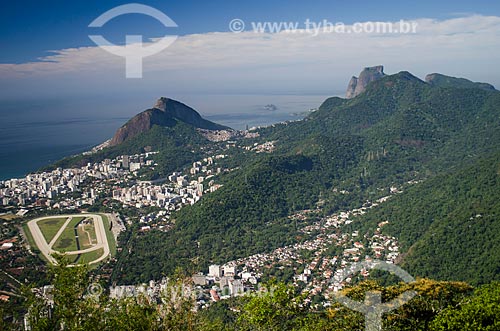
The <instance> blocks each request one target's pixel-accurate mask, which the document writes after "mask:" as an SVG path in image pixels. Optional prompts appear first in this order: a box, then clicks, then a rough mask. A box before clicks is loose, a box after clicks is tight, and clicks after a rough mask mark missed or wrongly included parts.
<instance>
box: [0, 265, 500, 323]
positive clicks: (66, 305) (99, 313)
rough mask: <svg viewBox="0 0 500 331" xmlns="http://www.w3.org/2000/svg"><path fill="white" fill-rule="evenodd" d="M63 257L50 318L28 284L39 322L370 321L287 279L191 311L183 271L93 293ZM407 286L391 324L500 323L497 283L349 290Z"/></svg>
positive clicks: (355, 293) (358, 296)
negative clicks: (160, 281)
mask: <svg viewBox="0 0 500 331" xmlns="http://www.w3.org/2000/svg"><path fill="white" fill-rule="evenodd" d="M60 262H61V264H60V265H59V266H56V267H51V272H50V274H51V277H52V283H53V284H54V290H53V292H52V293H53V298H54V308H53V310H52V312H51V317H50V318H48V317H47V315H46V314H45V313H44V312H46V310H45V309H46V306H45V304H44V302H43V301H42V300H40V299H37V298H36V296H35V295H33V293H32V292H31V291H30V290H29V289H26V293H27V296H28V301H27V302H26V308H29V311H30V315H29V316H28V321H29V323H30V325H31V327H32V329H33V330H61V329H70V330H82V331H83V330H186V331H188V330H189V331H195V330H199V331H209V330H217V331H220V330H239V331H247V330H248V331H250V330H262V331H273V330H276V331H281V330H296V331H299V330H300V331H309V330H310V331H312V330H332V331H334V330H339V331H340V330H342V331H350V330H353V331H354V330H362V329H364V326H365V319H364V316H362V315H361V314H360V313H356V312H353V311H352V310H349V309H347V308H345V307H343V306H342V305H341V304H340V303H334V304H333V305H332V306H331V307H329V308H327V309H320V310H317V309H312V308H311V307H310V306H309V305H308V304H307V303H306V302H305V301H304V298H305V296H304V295H302V294H300V293H298V292H297V289H296V288H294V287H293V286H288V285H285V284H282V283H270V284H268V285H267V288H268V291H267V292H262V293H260V294H258V295H254V296H243V297H239V298H234V299H232V300H229V301H228V300H226V301H221V302H218V303H215V304H213V305H212V306H211V307H210V308H209V309H208V310H203V311H200V312H194V311H193V302H194V301H193V297H192V296H190V295H189V294H188V295H186V293H184V295H183V294H182V293H181V292H178V291H179V290H180V289H181V287H180V286H181V285H182V284H186V282H185V280H183V279H182V278H174V281H173V282H171V283H169V284H171V285H170V286H169V287H168V289H167V290H166V291H165V292H164V293H163V300H162V304H161V305H160V304H158V303H156V302H152V301H149V300H146V298H145V297H141V296H139V297H137V298H128V299H122V300H114V299H109V298H108V297H106V295H105V294H104V293H101V292H100V291H99V289H100V287H99V285H97V284H93V285H92V287H91V288H92V289H93V290H92V293H89V290H88V289H89V288H90V287H89V285H90V283H89V281H88V274H87V270H86V267H85V266H77V267H74V268H66V267H65V265H64V262H63V260H60ZM177 276H179V275H177ZM409 290H412V291H416V292H417V296H416V297H415V298H413V299H412V300H411V301H410V302H409V303H407V304H406V305H404V306H402V307H400V308H398V309H397V310H394V311H392V312H389V313H387V314H384V316H383V326H384V328H385V329H387V330H395V331H396V330H407V331H410V330H411V331H419V330H422V331H424V330H425V331H428V330H430V331H438V330H439V331H447V330H450V331H452V330H453V331H454V330H476V331H483V330H488V331H489V330H491V331H493V330H498V327H499V326H500V284H498V283H492V284H489V285H485V286H483V287H480V288H477V289H473V288H472V287H470V286H469V285H467V284H466V283H460V282H436V281H432V280H426V279H421V280H418V281H416V282H414V283H411V284H405V283H402V284H398V285H394V286H390V287H382V286H380V285H379V284H378V283H376V282H374V281H370V282H364V283H361V284H359V285H357V286H354V287H351V288H346V289H345V290H344V291H343V293H344V295H346V296H348V297H349V298H351V299H353V300H356V301H362V300H363V298H364V296H365V293H366V292H367V291H379V292H380V293H381V296H382V298H383V302H387V301H390V300H392V299H394V298H396V297H397V296H399V295H400V294H401V293H403V292H405V291H409ZM176 291H177V292H176ZM89 294H93V295H89ZM174 298H175V299H174ZM0 313H1V312H0ZM0 321H2V319H1V318H0ZM2 327H8V325H2Z"/></svg>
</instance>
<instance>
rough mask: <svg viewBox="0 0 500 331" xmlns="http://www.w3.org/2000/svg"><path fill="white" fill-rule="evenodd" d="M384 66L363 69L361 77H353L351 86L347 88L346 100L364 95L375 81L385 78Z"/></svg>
mask: <svg viewBox="0 0 500 331" xmlns="http://www.w3.org/2000/svg"><path fill="white" fill-rule="evenodd" d="M384 76H385V73H384V66H375V67H368V68H365V69H363V71H361V73H360V74H359V77H352V78H351V80H350V82H349V85H348V86H347V92H346V98H347V99H352V98H354V97H356V96H358V95H360V94H361V93H363V92H364V91H365V89H366V87H367V86H368V84H370V83H371V82H373V81H376V80H379V79H380V78H382V77H384Z"/></svg>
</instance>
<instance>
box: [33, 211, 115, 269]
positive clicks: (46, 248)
mask: <svg viewBox="0 0 500 331" xmlns="http://www.w3.org/2000/svg"><path fill="white" fill-rule="evenodd" d="M65 216H66V217H68V219H67V220H66V222H64V225H63V226H61V228H60V229H59V231H58V232H57V234H56V235H55V237H54V238H53V239H52V240H51V242H50V243H49V244H48V243H47V241H46V240H45V238H44V236H43V233H42V231H41V230H40V227H39V226H38V222H39V221H41V220H43V219H50V218H61V215H57V216H47V217H41V218H37V219H34V220H31V221H29V222H28V229H29V230H30V232H31V235H32V236H33V239H34V240H35V243H36V245H37V246H38V249H39V250H40V251H41V252H42V254H43V256H45V258H47V260H48V261H49V262H51V263H52V264H56V260H55V259H54V258H53V257H52V256H51V254H54V253H57V251H54V250H53V249H52V246H53V245H54V244H55V243H56V241H57V239H58V238H59V236H60V235H61V234H62V232H63V231H64V229H65V228H66V227H67V226H68V224H69V222H70V221H71V219H72V218H73V217H82V216H85V217H92V219H93V220H94V228H95V233H96V238H97V244H96V245H94V246H92V247H90V248H87V249H83V250H78V251H71V252H65V254H67V255H77V254H84V253H88V252H92V251H94V250H98V249H101V248H103V249H104V253H103V254H102V255H101V256H100V257H99V258H98V259H97V260H94V261H92V262H90V263H89V264H95V263H99V262H100V261H102V260H104V259H105V258H106V257H108V255H109V252H110V250H109V243H108V238H107V237H106V229H105V228H104V222H103V220H102V217H101V216H100V215H96V214H75V215H65Z"/></svg>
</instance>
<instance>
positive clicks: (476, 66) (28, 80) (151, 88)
mask: <svg viewBox="0 0 500 331" xmlns="http://www.w3.org/2000/svg"><path fill="white" fill-rule="evenodd" d="M128 3H129V2H127V1H114V0H113V1H97V0H88V1H80V0H74V1H67V0H64V1H63V0H60V1H22V0H20V1H16V2H13V1H9V2H7V1H3V2H2V4H1V5H0V9H1V10H0V45H1V50H2V51H1V52H0V100H9V101H11V100H13V99H16V98H41V97H45V98H54V97H57V98H85V97H92V96H113V97H114V98H119V97H120V96H123V97H134V96H137V97H145V96H147V97H148V98H149V97H150V96H151V97H152V96H160V95H163V96H176V95H183V94H197V95H201V94H322V95H323V94H325V95H341V94H342V93H343V92H344V91H345V87H346V86H347V82H348V81H349V79H350V77H351V76H352V75H357V74H358V73H359V72H360V71H361V69H362V68H363V67H366V66H372V65H378V64H382V65H385V71H386V73H389V74H390V73H396V72H399V71H402V70H407V71H410V72H412V73H414V74H415V75H417V76H418V77H420V78H423V77H424V76H425V75H426V74H428V73H433V72H441V73H444V74H449V75H453V76H461V77H466V78H470V79H472V80H476V81H485V82H489V83H492V84H494V85H496V86H500V76H499V73H500V72H499V70H500V69H498V68H500V66H499V65H498V64H499V63H498V62H499V61H498V59H499V57H498V53H499V51H500V2H498V1H490V0H475V1H470V0H443V1H435V0H434V1H428V0H420V1H405V0H399V1H393V0H378V1H373V0H358V1H355V2H349V1H345V0H342V1H339V0H327V1H323V0H318V1H314V2H306V1H295V0H288V1H270V0H267V1H262V0H254V1H222V0H212V1H189V0H187V1H142V2H140V3H141V4H144V5H148V6H151V7H154V8H156V9H158V10H159V11H161V12H162V13H164V14H166V15H167V16H168V17H169V18H171V19H172V20H173V21H174V22H175V23H176V24H177V27H165V26H164V25H162V24H161V23H160V22H159V21H158V20H156V19H154V18H151V17H149V16H146V15H142V14H127V15H122V16H119V17H116V18H114V19H112V20H110V21H109V22H107V23H106V24H105V25H104V26H102V27H100V28H95V27H89V24H90V23H91V22H92V21H93V20H94V19H96V18H97V17H99V16H100V15H101V14H103V13H104V12H106V11H107V10H110V9H112V8H114V7H116V6H119V5H124V4H128ZM234 19H241V20H242V21H243V22H244V23H245V27H246V29H245V30H244V31H243V32H241V33H233V32H232V31H231V30H230V28H229V23H230V22H231V21H232V20H234ZM306 20H309V21H310V22H314V23H315V24H316V23H320V22H325V21H328V22H331V23H334V24H337V23H340V22H342V23H344V24H345V25H346V26H347V27H348V28H350V27H352V25H353V24H355V23H357V22H364V23H366V22H393V23H397V22H400V20H406V21H407V22H410V23H412V24H413V23H414V24H416V26H417V28H416V31H415V33H409V34H388V33H366V32H363V33H356V34H352V33H351V34H348V33H331V32H324V31H322V32H320V33H317V34H313V33H312V32H311V31H307V32H300V30H304V29H305V25H304V22H305V21H306ZM258 22H277V23H279V22H298V23H299V26H298V31H299V32H297V31H295V32H293V33H291V32H286V31H285V32H283V31H282V32H279V33H276V32H274V33H272V32H267V31H266V32H265V33H263V32H255V31H254V30H253V29H252V23H258ZM91 34H99V35H102V36H103V37H105V38H106V39H107V40H109V41H110V42H111V43H113V44H116V45H119V46H116V47H117V48H120V47H122V48H123V47H124V46H123V45H124V44H125V36H126V35H142V36H143V37H142V38H143V41H144V42H145V43H146V44H145V46H151V45H153V44H155V42H157V41H158V40H159V38H162V37H163V36H165V35H169V36H178V37H177V39H176V40H175V41H174V42H173V43H172V44H171V45H170V46H169V47H167V48H166V49H165V50H163V51H161V52H159V53H158V54H155V55H152V56H149V57H147V58H144V59H143V61H142V69H143V70H142V78H126V77H125V59H124V58H123V57H119V56H116V55H113V54H111V53H109V52H107V51H105V50H103V49H101V48H99V47H97V46H96V44H95V43H94V42H93V41H92V40H91V39H90V38H89V37H88V36H89V35H91ZM120 45H121V46H120ZM0 107H1V103H0Z"/></svg>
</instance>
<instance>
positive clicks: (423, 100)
mask: <svg viewBox="0 0 500 331" xmlns="http://www.w3.org/2000/svg"><path fill="white" fill-rule="evenodd" d="M498 132H500V93H499V92H497V91H494V90H484V89H480V88H476V87H473V88H465V89H464V88H463V87H460V88H455V87H439V86H433V85H431V84H428V83H426V82H424V81H422V80H420V79H418V78H416V77H415V76H413V75H412V74H410V73H408V72H400V73H398V74H395V75H389V76H384V77H382V78H380V79H378V80H376V81H373V82H371V83H370V84H368V86H367V88H366V90H365V91H364V92H363V93H361V94H360V95H358V96H357V97H355V98H352V99H341V98H337V97H334V98H330V99H327V100H326V101H325V102H324V103H323V104H322V105H321V107H320V108H319V110H318V111H316V112H313V113H311V114H310V115H309V116H308V117H307V118H305V119H304V120H302V121H296V122H291V123H285V124H278V125H274V126H271V127H267V128H262V129H259V130H258V133H259V134H260V137H258V138H256V139H254V140H252V141H251V142H255V143H262V142H266V141H267V142H269V141H273V142H274V145H275V149H274V151H273V152H272V153H269V154H253V156H252V155H251V153H252V152H237V153H234V154H231V153H230V155H229V158H230V162H232V163H233V164H237V165H238V167H237V168H236V169H235V170H234V171H233V172H231V173H230V174H227V175H225V176H224V177H223V178H222V181H223V183H224V186H223V187H222V188H221V189H220V190H218V191H216V192H215V193H212V194H210V195H207V196H204V197H203V198H202V200H201V201H200V202H199V203H197V204H195V205H193V206H189V207H185V208H183V209H182V210H181V211H180V212H178V213H177V214H175V215H173V217H174V218H175V220H176V226H175V227H174V229H173V230H172V231H170V232H168V233H161V232H152V233H148V234H145V235H140V236H135V237H134V238H132V239H130V241H129V242H128V245H129V247H130V248H131V249H130V250H128V251H125V250H124V253H123V255H122V256H121V258H120V262H119V264H120V266H119V268H117V272H116V274H115V277H116V280H118V281H120V282H130V281H132V280H135V281H136V282H137V281H147V280H148V279H151V278H158V277H159V276H160V275H162V274H165V273H166V274H169V273H171V272H173V270H174V269H175V267H177V266H183V267H186V268H190V270H193V271H197V270H202V269H204V268H205V267H206V266H207V265H208V264H209V263H213V262H217V263H223V262H225V261H228V260H231V259H234V258H238V257H243V256H248V255H251V254H254V253H260V252H263V251H269V250H271V249H273V248H276V247H281V246H283V245H285V244H288V243H292V242H295V241H297V240H300V238H298V237H297V236H296V233H297V224H295V223H293V222H291V221H290V220H289V218H287V216H288V215H290V214H292V213H294V212H296V211H299V210H304V209H310V208H317V207H318V208H320V212H321V213H322V214H323V215H326V214H329V213H331V212H333V211H336V210H342V209H347V208H351V207H355V206H359V205H360V204H362V203H363V202H365V201H366V200H371V201H373V200H374V199H376V198H378V197H380V196H381V195H382V194H383V192H385V191H384V190H386V189H387V188H388V187H389V186H391V185H395V184H404V183H407V182H408V181H415V180H419V181H423V182H422V183H420V184H417V185H415V186H414V188H413V190H422V191H421V192H420V193H415V196H419V195H422V194H423V195H425V199H427V200H428V203H420V204H415V203H412V207H414V208H413V209H405V208H402V209H401V210H400V211H399V213H400V214H398V217H397V218H398V220H399V221H398V222H394V223H392V225H391V228H390V229H391V231H392V233H394V234H395V235H396V236H399V235H401V236H402V238H401V240H402V242H403V243H404V247H405V249H406V250H408V249H409V248H410V247H412V246H411V245H414V246H413V247H412V250H410V253H409V254H408V255H407V256H406V258H405V259H404V263H405V264H406V265H408V266H410V265H413V267H412V270H415V271H416V270H417V269H418V268H420V270H422V274H425V275H426V276H434V275H436V276H437V277H440V278H447V277H451V276H454V277H452V278H453V279H466V280H476V282H477V283H482V282H484V281H486V279H472V278H471V276H470V275H471V272H473V270H477V269H478V268H482V267H485V266H486V264H490V267H488V268H486V269H488V270H486V269H485V271H487V272H485V277H489V276H486V275H491V274H492V273H494V272H498V270H497V271H495V268H496V265H492V264H491V262H492V260H491V259H489V260H487V261H486V260H484V262H481V261H483V260H481V259H476V262H475V263H474V264H466V263H463V267H462V268H461V269H459V268H458V267H457V268H450V269H449V272H448V273H446V272H444V271H442V270H436V269H435V266H436V265H437V264H439V263H440V260H439V259H437V257H436V256H433V257H432V259H430V260H429V259H426V258H425V256H426V255H427V256H428V255H429V254H431V252H432V250H433V249H437V247H441V246H446V245H445V244H444V243H443V241H442V240H444V239H445V238H446V236H447V232H446V231H445V230H446V229H448V228H450V229H454V230H457V231H458V232H454V233H453V235H452V236H450V237H449V238H456V239H458V238H460V233H463V232H464V231H465V232H467V231H466V230H467V229H468V227H467V226H468V225H463V226H462V225H460V224H461V223H460V222H464V221H465V219H462V216H464V215H465V214H463V213H462V212H461V211H459V210H458V209H453V206H455V207H456V208H459V207H464V206H465V205H466V204H465V202H468V203H470V204H471V205H474V206H476V205H477V203H478V202H477V201H475V200H473V199H471V198H473V197H474V196H468V195H463V196H460V195H457V196H456V197H455V196H454V193H453V192H454V191H453V190H452V191H451V192H449V193H448V194H444V193H439V191H438V190H436V189H437V188H439V187H440V186H441V184H442V183H443V181H444V180H445V179H446V181H445V182H449V185H452V186H453V185H455V186H457V187H458V186H460V188H457V189H456V190H458V191H463V192H468V191H470V190H477V191H478V192H481V194H486V192H489V190H491V189H492V187H489V186H485V187H482V186H480V187H476V186H475V185H476V184H479V183H476V182H475V181H474V179H473V178H476V177H477V178H483V177H482V176H486V177H487V176H488V174H490V172H491V171H492V169H493V168H494V164H490V165H491V167H492V168H488V166H487V164H488V162H491V160H494V158H493V159H487V157H488V156H489V155H492V154H494V153H495V152H498V151H500V135H499V134H498ZM240 144H241V147H244V146H243V145H245V142H244V141H243V142H240ZM239 150H241V149H239ZM478 159H486V160H490V161H484V162H486V163H477V162H478ZM464 167H465V168H464ZM467 167H469V168H467ZM471 167H472V168H471ZM474 167H477V169H478V171H480V172H479V173H477V174H476V175H474V176H475V177H474V176H470V177H467V176H466V175H467V170H464V169H473V168H474ZM483 171H484V172H483ZM443 176H444V177H443ZM446 176H449V177H446ZM461 176H466V177H465V179H464V181H463V182H461V181H460V180H459V179H460V178H461ZM486 177H485V178H486ZM443 178H444V179H443ZM492 180H493V179H492ZM495 180H496V179H495ZM489 184H491V185H493V187H495V185H496V187H497V188H498V185H497V184H498V183H497V182H491V183H489ZM339 190H345V191H347V192H349V194H346V195H339V194H338V193H337V192H338V191H339ZM440 194H441V195H440ZM478 194H479V193H478ZM412 197H414V196H411V197H409V198H408V199H409V201H412V200H411V199H413V198H412ZM440 198H441V200H439V199H440ZM420 199H421V200H422V199H424V197H420ZM425 199H424V200H422V201H426V200H425ZM394 201H400V200H394ZM484 201H485V202H489V203H490V205H492V208H493V209H489V210H488V211H485V212H483V214H484V215H490V214H491V215H492V216H491V215H490V216H491V217H490V216H485V217H484V218H482V220H483V221H484V222H480V223H475V224H474V228H471V230H470V231H474V233H478V235H477V236H476V235H473V234H471V235H470V236H468V237H467V240H482V241H483V242H484V240H483V239H484V238H483V237H482V236H483V234H485V233H488V235H492V237H491V238H489V239H488V240H489V241H488V242H491V244H492V245H493V243H494V240H495V238H496V239H497V240H498V239H499V238H498V237H496V236H494V235H493V234H494V233H495V232H494V231H491V232H489V231H490V230H489V229H490V227H491V226H496V225H495V224H496V223H498V214H495V213H494V212H493V211H494V210H495V209H494V208H496V209H498V202H495V200H494V199H492V200H488V199H484ZM497 201H498V200H497ZM430 202H435V203H436V205H433V204H430ZM392 203H393V204H395V203H396V202H392ZM404 203H405V202H404V201H402V202H401V206H402V205H404ZM454 203H455V204H454ZM429 204H430V206H432V207H431V208H430V207H429ZM391 206H393V205H391ZM401 206H400V207H401ZM444 206H449V208H450V210H449V211H448V212H449V214H447V215H443V214H442V213H443V210H444V208H445V207H444ZM433 207H434V208H433ZM388 208H389V207H388ZM394 208H396V207H394ZM464 208H465V207H464ZM480 209H481V208H478V210H480ZM471 210H475V209H471ZM421 211H422V212H425V213H426V219H425V220H420V219H419V218H416V217H415V215H417V214H419V213H420V212H421ZM454 212H456V213H457V215H460V218H455V217H454V216H453V215H454V214H453V213H454ZM471 212H472V211H471ZM377 215H378V214H377ZM495 215H496V216H495ZM384 216H385V214H384ZM471 216H474V217H475V215H468V214H467V219H468V218H469V217H471ZM440 217H444V218H445V219H442V220H441V221H439V222H437V221H436V222H434V223H435V224H434V223H433V222H432V221H431V220H432V219H435V220H437V219H438V218H440ZM487 217H489V218H488V219H486V218H487ZM373 218H374V219H375V218H376V216H374V217H373ZM404 219H408V220H409V221H408V222H404V221H402V220H404ZM442 222H444V223H442ZM443 224H447V225H446V226H445V225H443ZM434 227H437V228H436V229H435V230H434ZM415 228H417V229H418V233H417V234H414V235H413V236H414V237H411V235H410V234H411V233H414V232H412V231H413V229H415ZM439 231H441V232H439ZM434 233H439V235H438V236H433V234H434ZM440 238H441V239H440ZM447 240H451V239H447ZM455 241H456V240H455ZM439 245H441V246H439ZM481 247H482V248H483V249H484V250H485V251H488V252H490V251H489V249H490V248H492V247H483V246H481V243H480V244H478V245H477V247H476V248H475V249H474V250H471V251H470V254H471V255H472V254H475V252H479V251H480V249H481ZM457 248H458V247H457ZM461 248H463V249H465V248H467V247H466V245H464V246H461ZM447 251H448V253H446V254H448V255H446V256H443V258H448V259H449V263H450V264H451V263H453V262H452V259H455V258H458V257H459V256H462V255H460V253H457V251H456V250H454V248H448V250H447ZM492 254H493V253H492ZM463 256H467V255H466V254H465V255H463ZM496 256H498V255H496ZM469 257H470V256H469ZM412 261H413V262H412ZM412 263H413V264H412ZM461 265H462V264H461ZM433 268H434V269H433ZM464 268H465V269H464ZM492 268H493V269H492ZM424 270H425V271H424ZM481 270H482V269H481ZM456 273H460V274H456ZM417 274H418V272H417Z"/></svg>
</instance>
